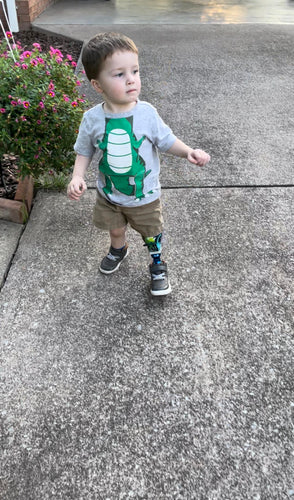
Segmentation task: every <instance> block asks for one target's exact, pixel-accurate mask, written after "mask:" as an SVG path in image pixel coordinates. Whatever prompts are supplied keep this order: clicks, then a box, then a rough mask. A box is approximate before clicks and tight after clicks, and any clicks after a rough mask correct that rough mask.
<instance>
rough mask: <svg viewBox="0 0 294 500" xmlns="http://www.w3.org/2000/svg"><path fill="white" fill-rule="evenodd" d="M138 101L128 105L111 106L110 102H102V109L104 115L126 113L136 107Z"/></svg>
mask: <svg viewBox="0 0 294 500" xmlns="http://www.w3.org/2000/svg"><path fill="white" fill-rule="evenodd" d="M137 102H138V101H135V102H130V103H128V104H121V105H120V104H113V103H111V102H107V101H104V103H103V109H104V111H105V112H106V113H113V114H118V113H125V112H126V111H130V110H131V109H133V108H134V107H135V106H136V105H137Z"/></svg>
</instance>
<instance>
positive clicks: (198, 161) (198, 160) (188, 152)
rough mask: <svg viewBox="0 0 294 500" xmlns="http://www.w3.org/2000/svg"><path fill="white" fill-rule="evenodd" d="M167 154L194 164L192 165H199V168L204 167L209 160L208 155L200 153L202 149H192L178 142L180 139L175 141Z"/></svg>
mask: <svg viewBox="0 0 294 500" xmlns="http://www.w3.org/2000/svg"><path fill="white" fill-rule="evenodd" d="M167 153H170V154H172V155H175V156H179V157H180V158H187V160H188V161H189V162H190V163H194V165H199V166H200V167H204V165H206V163H208V162H209V160H210V156H209V154H208V153H206V152H205V151H202V149H192V148H190V147H189V146H187V145H186V144H185V143H184V142H182V141H180V139H176V141H175V142H174V144H173V145H172V147H171V148H170V149H169V150H168V151H167Z"/></svg>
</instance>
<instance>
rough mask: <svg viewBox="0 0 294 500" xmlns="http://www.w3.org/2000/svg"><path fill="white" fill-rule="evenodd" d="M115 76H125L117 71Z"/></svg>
mask: <svg viewBox="0 0 294 500" xmlns="http://www.w3.org/2000/svg"><path fill="white" fill-rule="evenodd" d="M115 76H118V77H121V76H123V73H117V74H116V75H115Z"/></svg>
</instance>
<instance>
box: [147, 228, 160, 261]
mask: <svg viewBox="0 0 294 500" xmlns="http://www.w3.org/2000/svg"><path fill="white" fill-rule="evenodd" d="M161 238H162V233H159V234H158V235H157V236H151V237H148V238H143V239H144V241H145V245H144V246H145V247H147V248H148V251H149V253H150V255H151V257H152V258H153V261H154V264H160V262H161V259H160V255H161Z"/></svg>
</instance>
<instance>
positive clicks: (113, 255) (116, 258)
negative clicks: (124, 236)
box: [99, 243, 129, 274]
mask: <svg viewBox="0 0 294 500" xmlns="http://www.w3.org/2000/svg"><path fill="white" fill-rule="evenodd" d="M128 253H129V250H128V244H127V243H126V244H125V246H124V248H123V249H122V250H117V249H116V248H113V247H112V246H111V247H110V248H109V252H108V254H107V255H106V257H104V259H102V261H101V264H100V268H99V270H100V271H101V273H103V274H111V273H114V271H116V270H117V269H118V268H119V266H120V265H121V263H122V261H123V260H124V259H125V258H126V256H127V255H128Z"/></svg>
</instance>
